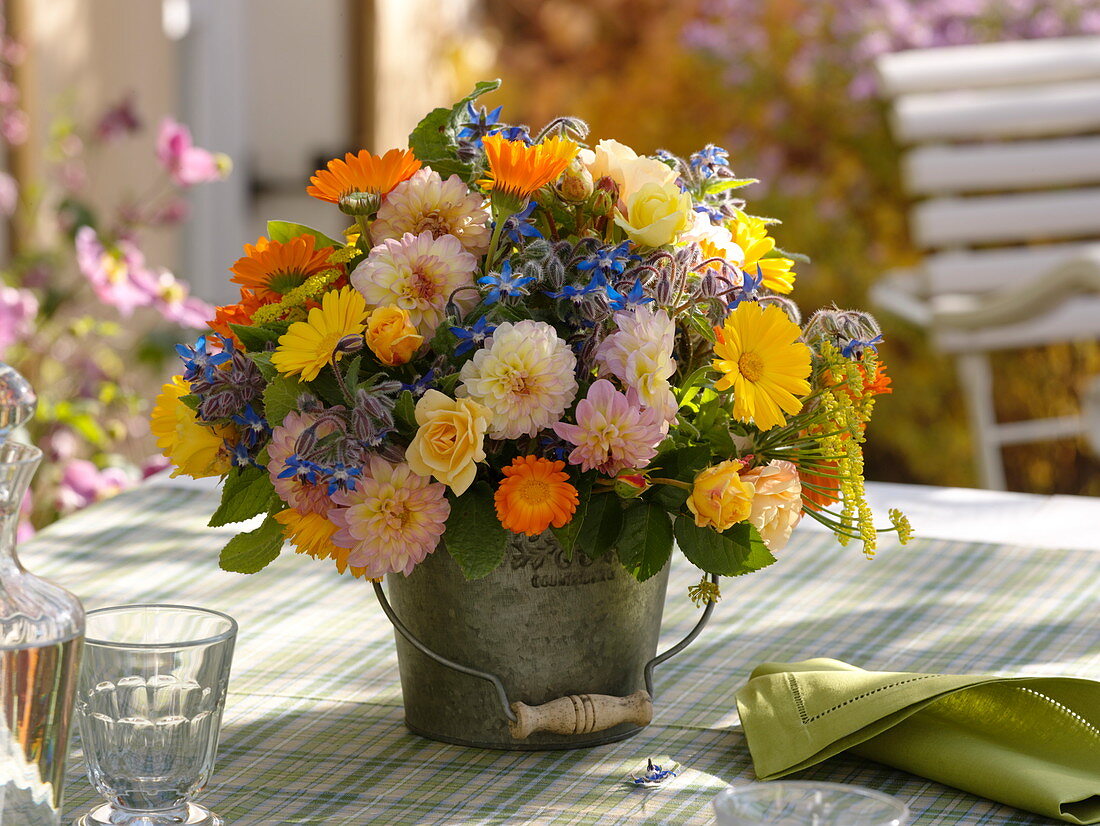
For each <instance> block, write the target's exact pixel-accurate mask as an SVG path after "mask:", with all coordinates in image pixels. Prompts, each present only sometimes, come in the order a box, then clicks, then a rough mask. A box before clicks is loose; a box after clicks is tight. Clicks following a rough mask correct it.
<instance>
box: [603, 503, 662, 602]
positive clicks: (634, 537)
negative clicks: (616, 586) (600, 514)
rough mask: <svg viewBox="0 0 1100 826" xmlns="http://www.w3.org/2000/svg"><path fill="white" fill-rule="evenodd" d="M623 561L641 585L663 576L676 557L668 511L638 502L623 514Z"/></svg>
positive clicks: (621, 536) (618, 546)
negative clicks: (664, 570)
mask: <svg viewBox="0 0 1100 826" xmlns="http://www.w3.org/2000/svg"><path fill="white" fill-rule="evenodd" d="M617 548H618V552H619V561H620V562H622V564H623V567H624V568H626V569H627V570H628V571H630V573H631V574H632V575H633V576H634V578H635V579H637V580H638V581H639V582H645V581H646V580H647V579H649V578H650V577H651V576H653V575H654V574H656V573H658V572H660V570H661V569H662V568H664V567H665V564H666V563H667V562H668V558H669V557H670V556H672V521H671V520H670V519H669V518H668V514H667V513H666V512H665V510H664V508H661V507H658V506H657V505H652V504H650V503H648V502H641V501H637V500H636V501H635V502H634V503H633V504H632V505H630V507H628V508H627V509H626V511H625V512H624V513H623V528H622V532H621V533H620V534H619V541H618V543H617Z"/></svg>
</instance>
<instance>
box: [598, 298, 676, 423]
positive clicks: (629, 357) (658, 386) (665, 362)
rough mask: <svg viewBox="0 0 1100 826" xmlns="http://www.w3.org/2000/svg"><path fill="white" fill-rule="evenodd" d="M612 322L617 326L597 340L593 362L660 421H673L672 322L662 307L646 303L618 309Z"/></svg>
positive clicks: (674, 408)
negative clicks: (671, 383) (630, 392)
mask: <svg viewBox="0 0 1100 826" xmlns="http://www.w3.org/2000/svg"><path fill="white" fill-rule="evenodd" d="M615 323H616V324H617V325H618V328H619V329H618V330H617V331H616V332H614V333H612V334H611V335H609V336H608V337H607V338H606V339H604V340H603V342H601V343H600V348H599V350H597V351H596V361H597V362H598V363H599V364H600V366H602V367H603V368H604V369H605V370H607V371H608V372H610V373H611V374H612V375H613V376H615V377H617V378H618V379H619V380H620V381H622V383H623V384H625V385H626V386H627V387H628V388H630V389H632V390H634V391H635V392H636V393H637V394H638V398H639V400H640V401H641V403H642V404H644V405H645V406H646V407H648V408H651V409H653V410H654V411H656V412H657V414H658V415H659V416H660V417H661V418H662V419H663V420H664V421H666V422H672V421H674V420H675V419H676V409H677V405H676V397H675V396H674V395H673V393H672V385H670V384H669V381H668V380H669V379H670V378H672V374H673V373H675V372H676V362H675V361H674V360H673V358H672V347H673V345H674V344H675V339H676V325H675V324H673V322H672V319H671V318H669V317H668V313H666V312H665V311H664V310H661V309H654V308H653V307H651V306H649V305H645V306H642V307H637V308H635V309H633V310H620V311H619V312H617V313H615Z"/></svg>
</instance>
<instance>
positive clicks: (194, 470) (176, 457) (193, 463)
mask: <svg viewBox="0 0 1100 826" xmlns="http://www.w3.org/2000/svg"><path fill="white" fill-rule="evenodd" d="M190 392H191V388H190V387H189V386H188V384H187V382H185V381H184V380H183V377H182V376H173V377H172V381H170V382H169V383H168V384H166V385H164V386H163V387H162V388H161V391H160V394H159V395H158V396H157V401H156V406H155V407H154V408H153V413H152V415H151V416H150V418H149V427H150V429H151V430H152V431H153V435H154V436H155V437H156V440H157V447H159V448H160V451H161V453H163V454H164V455H165V456H167V457H168V459H169V460H170V461H171V462H172V464H173V465H175V466H176V469H175V470H173V471H172V475H173V476H179V475H180V474H183V475H184V476H190V477H191V478H193V479H201V478H203V477H205V476H224V475H225V474H226V473H228V472H229V468H230V467H231V461H230V450H229V448H228V447H226V444H225V439H226V437H231V436H233V435H234V431H233V429H232V428H226V427H218V428H215V427H210V426H207V425H204V424H200V423H199V420H198V417H197V416H196V415H195V411H194V410H192V409H191V408H190V407H188V406H187V405H186V404H184V403H183V402H182V401H181V398H182V397H183V396H186V395H188V394H189V393H190Z"/></svg>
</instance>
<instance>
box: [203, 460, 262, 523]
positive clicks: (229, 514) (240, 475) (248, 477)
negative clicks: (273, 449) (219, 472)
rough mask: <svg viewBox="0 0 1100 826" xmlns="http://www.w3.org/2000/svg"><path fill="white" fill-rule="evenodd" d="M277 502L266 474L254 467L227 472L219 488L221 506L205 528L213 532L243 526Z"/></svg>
mask: <svg viewBox="0 0 1100 826" xmlns="http://www.w3.org/2000/svg"><path fill="white" fill-rule="evenodd" d="M277 498H278V495H277V494H276V493H275V488H274V487H272V484H271V477H270V476H269V475H268V473H267V471H266V470H263V469H262V468H258V467H247V468H239V467H235V468H230V470H229V473H228V474H227V475H226V477H225V486H224V487H223V488H222V501H221V504H220V505H218V509H217V510H216V511H214V514H213V516H211V517H210V521H209V522H207V524H208V525H209V526H210V527H211V528H217V527H220V526H222V525H228V524H230V523H232V522H244V521H245V520H246V519H251V518H252V517H253V516H259V515H260V514H261V513H267V509H268V508H269V507H270V506H271V504H272V502H273V501H274V500H275V499H277Z"/></svg>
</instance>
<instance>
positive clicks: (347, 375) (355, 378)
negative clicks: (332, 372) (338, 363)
mask: <svg viewBox="0 0 1100 826" xmlns="http://www.w3.org/2000/svg"><path fill="white" fill-rule="evenodd" d="M362 363H363V357H362V356H356V357H355V358H353V359H352V360H351V361H349V362H348V366H347V369H346V370H344V384H346V385H347V386H348V387H349V388H350V389H351V392H352V393H353V394H354V393H355V388H357V387H358V386H359V366H360V365H361V364H362Z"/></svg>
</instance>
